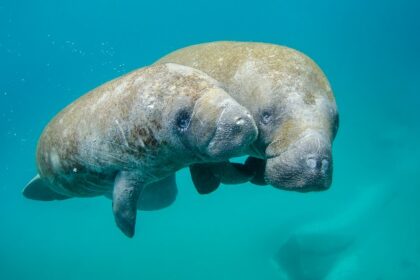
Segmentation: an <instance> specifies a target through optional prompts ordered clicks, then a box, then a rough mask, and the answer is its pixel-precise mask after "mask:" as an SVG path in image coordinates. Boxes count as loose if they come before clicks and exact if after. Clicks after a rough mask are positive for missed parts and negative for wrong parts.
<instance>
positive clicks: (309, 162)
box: [306, 158, 316, 169]
mask: <svg viewBox="0 0 420 280" xmlns="http://www.w3.org/2000/svg"><path fill="white" fill-rule="evenodd" d="M306 164H307V165H308V166H309V168H311V169H315V167H316V159H314V158H308V159H307V160H306Z"/></svg>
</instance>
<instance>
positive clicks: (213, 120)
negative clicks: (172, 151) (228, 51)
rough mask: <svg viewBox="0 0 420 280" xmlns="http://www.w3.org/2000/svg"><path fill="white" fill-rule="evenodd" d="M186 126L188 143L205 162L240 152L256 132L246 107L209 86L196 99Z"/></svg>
mask: <svg viewBox="0 0 420 280" xmlns="http://www.w3.org/2000/svg"><path fill="white" fill-rule="evenodd" d="M188 129H189V130H190V133H188V135H187V145H188V146H189V147H196V148H194V149H197V153H196V154H198V155H200V159H201V160H205V161H206V162H217V161H223V160H226V159H228V158H230V157H234V156H239V155H242V154H244V153H245V150H246V149H247V148H248V146H249V145H251V143H252V142H254V141H255V139H256V138H257V136H258V128H257V125H256V124H255V121H254V118H253V117H252V116H251V113H250V112H249V111H248V109H246V108H245V107H244V106H242V105H240V104H239V103H238V102H236V101H235V100H234V99H233V98H232V97H231V96H230V95H228V94H227V93H226V92H225V91H222V90H210V91H209V92H208V93H207V94H204V95H203V96H202V97H201V98H200V99H199V100H198V101H197V103H196V105H195V107H194V112H193V113H192V120H191V122H190V125H189V128H188Z"/></svg>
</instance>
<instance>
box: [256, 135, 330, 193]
mask: <svg viewBox="0 0 420 280" xmlns="http://www.w3.org/2000/svg"><path fill="white" fill-rule="evenodd" d="M269 148H270V147H269ZM331 150H332V148H331V141H329V139H328V138H327V137H325V136H323V135H322V134H310V135H306V136H304V137H302V138H301V139H300V140H298V141H297V142H296V143H295V144H294V145H291V146H290V147H289V148H288V149H287V150H286V151H284V152H282V153H280V154H279V155H277V156H274V157H270V158H268V159H267V164H266V167H265V174H264V178H265V180H266V182H267V183H268V184H270V185H273V186H274V187H276V188H280V189H286V190H293V191H299V192H308V191H322V190H326V189H328V188H329V187H330V185H331V182H332V172H333V164H332V152H331Z"/></svg>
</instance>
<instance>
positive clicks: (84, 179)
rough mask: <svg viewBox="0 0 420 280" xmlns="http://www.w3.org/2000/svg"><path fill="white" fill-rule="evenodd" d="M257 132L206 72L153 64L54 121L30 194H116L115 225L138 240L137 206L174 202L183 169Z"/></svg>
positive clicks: (224, 153)
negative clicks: (181, 169)
mask: <svg viewBox="0 0 420 280" xmlns="http://www.w3.org/2000/svg"><path fill="white" fill-rule="evenodd" d="M256 137H257V128H256V125H255V122H254V121H253V119H252V117H251V116H250V114H249V111H248V110H247V109H245V108H244V107H243V106H241V105H239V104H238V103H237V102H236V101H235V100H233V99H232V98H231V97H230V96H229V95H228V94H227V93H226V92H225V91H224V90H223V89H221V88H220V86H219V85H218V82H217V81H215V80H214V79H212V78H210V77H209V76H208V75H206V74H205V73H203V72H201V71H199V70H196V69H192V68H190V67H187V66H181V65H177V64H172V63H168V64H161V65H156V66H151V67H146V68H142V69H139V70H136V71H133V72H131V73H129V74H127V75H125V76H122V77H120V78H117V79H115V80H113V81H111V82H108V83H106V84H104V85H102V86H100V87H98V88H96V89H94V90H93V91H91V92H89V93H87V94H86V95H84V96H82V97H81V98H79V99H78V100H76V101H75V102H73V103H72V104H70V105H69V106H68V107H66V108H65V109H64V110H63V111H61V112H60V113H59V114H58V115H57V116H56V117H55V118H54V119H53V120H52V121H51V122H50V123H49V124H48V126H47V127H46V128H45V130H44V131H43V133H42V135H41V137H40V140H39V142H38V147H37V167H38V172H39V175H37V176H36V177H35V178H34V179H33V180H32V181H31V182H30V183H29V184H28V185H27V186H26V188H25V189H24V191H23V194H24V195H25V196H26V197H28V198H31V199H36V200H59V199H66V198H69V197H74V196H77V197H91V196H98V195H104V194H105V195H107V194H108V195H110V193H111V192H112V199H113V212H114V216H115V220H116V223H117V225H118V226H119V228H120V229H121V230H122V231H123V232H124V233H125V234H126V235H127V236H129V237H132V236H133V235H134V228H135V220H136V208H137V207H138V208H140V209H145V210H153V209H159V208H162V207H165V206H167V205H169V204H170V203H172V202H173V200H174V199H175V196H176V191H177V189H176V184H175V177H174V173H175V172H176V171H177V170H179V169H180V168H183V167H185V166H188V165H190V164H193V163H200V162H211V161H223V160H226V159H228V158H230V157H232V156H236V155H240V154H242V153H243V149H244V147H246V146H248V145H249V144H250V143H252V142H253V141H254V140H255V138H256ZM154 188H156V190H155V191H153V190H152V191H150V192H149V191H148V190H150V189H154ZM142 194H143V195H142ZM142 202H144V206H143V207H142V205H141V204H142ZM138 203H139V204H140V205H137V204H138Z"/></svg>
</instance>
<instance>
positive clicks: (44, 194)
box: [22, 175, 70, 201]
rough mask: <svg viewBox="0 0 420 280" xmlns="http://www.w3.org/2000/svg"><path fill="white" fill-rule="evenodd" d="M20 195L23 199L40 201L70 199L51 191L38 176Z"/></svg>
mask: <svg viewBox="0 0 420 280" xmlns="http://www.w3.org/2000/svg"><path fill="white" fill-rule="evenodd" d="M22 194H23V196H24V197H26V198H29V199H33V200H41V201H52V200H64V199H68V198H70V197H69V196H65V195H62V194H59V193H56V192H55V191H53V190H52V189H51V188H50V187H49V186H48V183H46V182H45V181H44V180H43V179H41V177H40V176H39V175H36V176H35V177H34V178H33V179H32V180H31V181H30V182H29V183H28V184H27V185H26V186H25V188H24V189H23V191H22Z"/></svg>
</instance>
